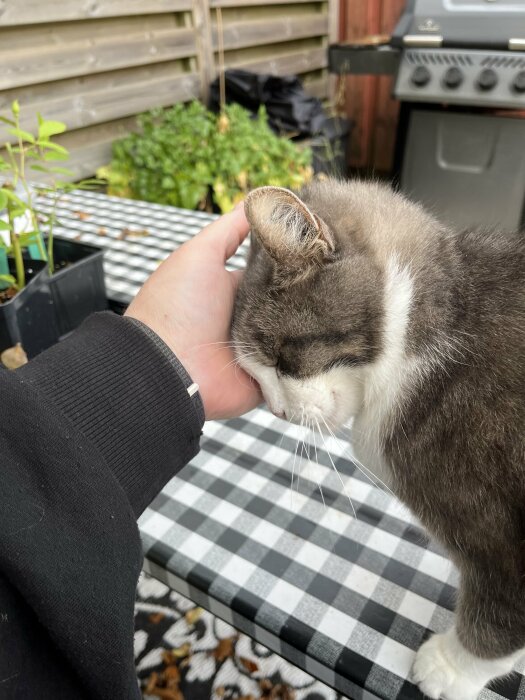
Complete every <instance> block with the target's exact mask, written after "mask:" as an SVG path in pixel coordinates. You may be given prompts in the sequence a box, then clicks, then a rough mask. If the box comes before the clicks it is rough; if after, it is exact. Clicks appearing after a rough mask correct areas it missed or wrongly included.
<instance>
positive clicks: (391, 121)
mask: <svg viewBox="0 0 525 700" xmlns="http://www.w3.org/2000/svg"><path fill="white" fill-rule="evenodd" d="M405 5H406V0H341V36H340V38H341V39H342V40H344V41H352V40H356V39H359V38H361V37H364V36H367V35H369V34H390V33H391V31H392V30H393V29H394V27H395V25H396V23H397V21H398V19H399V17H400V15H401V12H402V10H403V8H404V6H405ZM392 87H393V79H392V78H391V77H388V76H365V75H356V76H350V77H348V78H346V80H345V95H346V112H347V114H348V116H349V117H350V118H351V119H353V120H354V121H355V127H354V130H353V132H352V139H351V143H350V165H351V166H352V167H354V168H359V169H361V170H366V171H367V172H368V173H373V172H388V171H389V170H390V169H391V167H392V162H393V156H394V142H395V134H396V125H397V116H398V110H399V106H398V102H397V101H396V100H394V99H393V98H392Z"/></svg>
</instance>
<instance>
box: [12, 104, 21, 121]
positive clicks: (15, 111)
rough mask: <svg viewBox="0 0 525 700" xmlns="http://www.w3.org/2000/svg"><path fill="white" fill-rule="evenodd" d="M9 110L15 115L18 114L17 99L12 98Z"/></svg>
mask: <svg viewBox="0 0 525 700" xmlns="http://www.w3.org/2000/svg"><path fill="white" fill-rule="evenodd" d="M11 112H13V114H14V116H15V117H17V116H18V115H19V114H20V102H19V101H18V100H13V102H12V103H11Z"/></svg>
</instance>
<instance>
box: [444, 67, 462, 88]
mask: <svg viewBox="0 0 525 700" xmlns="http://www.w3.org/2000/svg"><path fill="white" fill-rule="evenodd" d="M462 82H463V73H462V72H461V71H460V70H459V68H456V67H455V66H452V68H448V69H447V72H446V73H445V75H444V76H443V84H444V85H445V87H448V88H451V89H454V88H457V87H459V86H460V85H461V83H462Z"/></svg>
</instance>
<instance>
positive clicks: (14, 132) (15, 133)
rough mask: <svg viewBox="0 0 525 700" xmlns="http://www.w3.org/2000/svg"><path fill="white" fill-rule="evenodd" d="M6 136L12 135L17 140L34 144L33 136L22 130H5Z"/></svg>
mask: <svg viewBox="0 0 525 700" xmlns="http://www.w3.org/2000/svg"><path fill="white" fill-rule="evenodd" d="M7 133H8V134H12V135H13V136H16V137H17V138H20V139H22V140H23V141H29V143H35V137H34V136H33V134H30V133H29V131H24V129H17V128H16V127H15V128H12V129H8V130H7Z"/></svg>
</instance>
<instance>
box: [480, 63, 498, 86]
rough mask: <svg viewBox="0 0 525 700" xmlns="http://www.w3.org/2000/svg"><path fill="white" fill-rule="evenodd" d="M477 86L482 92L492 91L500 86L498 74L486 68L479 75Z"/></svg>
mask: <svg viewBox="0 0 525 700" xmlns="http://www.w3.org/2000/svg"><path fill="white" fill-rule="evenodd" d="M476 84H477V86H478V88H479V89H480V90H492V88H494V87H496V85H497V84H498V74H497V73H496V71H495V70H492V68H485V69H484V70H482V71H481V73H480V74H479V75H478V80H477V83H476Z"/></svg>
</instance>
